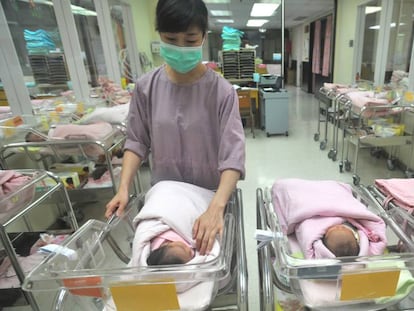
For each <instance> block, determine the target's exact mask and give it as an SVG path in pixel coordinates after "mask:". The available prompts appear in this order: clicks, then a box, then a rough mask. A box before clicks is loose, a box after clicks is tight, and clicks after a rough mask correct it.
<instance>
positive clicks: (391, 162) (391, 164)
mask: <svg viewBox="0 0 414 311" xmlns="http://www.w3.org/2000/svg"><path fill="white" fill-rule="evenodd" d="M387 168H388V169H389V170H390V171H393V170H395V160H394V159H388V160H387Z"/></svg>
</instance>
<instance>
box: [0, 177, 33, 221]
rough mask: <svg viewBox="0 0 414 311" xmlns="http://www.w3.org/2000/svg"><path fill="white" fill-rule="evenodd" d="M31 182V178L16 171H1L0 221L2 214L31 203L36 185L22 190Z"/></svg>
mask: <svg viewBox="0 0 414 311" xmlns="http://www.w3.org/2000/svg"><path fill="white" fill-rule="evenodd" d="M30 180H31V177H30V176H27V175H23V174H20V173H18V172H16V171H13V170H0V202H1V206H0V219H2V214H5V213H7V212H8V211H10V210H11V209H14V208H21V207H24V206H25V205H26V204H28V203H30V201H31V200H32V199H33V196H34V185H32V186H30V187H27V188H25V189H24V190H21V189H22V187H23V186H25V185H27V184H28V183H29V182H30ZM6 198H7V200H5V199H6ZM3 216H4V215H3Z"/></svg>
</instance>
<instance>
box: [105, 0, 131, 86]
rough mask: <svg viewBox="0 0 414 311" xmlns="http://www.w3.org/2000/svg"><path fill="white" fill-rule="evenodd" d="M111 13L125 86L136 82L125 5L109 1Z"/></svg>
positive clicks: (122, 80)
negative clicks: (132, 67)
mask: <svg viewBox="0 0 414 311" xmlns="http://www.w3.org/2000/svg"><path fill="white" fill-rule="evenodd" d="M109 9H110V13H111V24H112V30H113V34H114V39H115V46H116V51H117V53H118V64H119V68H120V71H121V83H122V86H123V87H124V88H125V86H126V85H127V84H128V83H133V82H134V77H133V75H132V73H131V66H130V62H129V56H128V49H127V41H126V40H125V31H126V30H125V24H124V16H123V5H122V4H121V3H120V2H119V1H116V0H110V1H109Z"/></svg>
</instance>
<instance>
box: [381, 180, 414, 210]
mask: <svg viewBox="0 0 414 311" xmlns="http://www.w3.org/2000/svg"><path fill="white" fill-rule="evenodd" d="M375 186H377V187H378V188H379V189H380V190H381V191H383V192H384V194H385V195H387V197H388V198H387V202H389V201H390V200H394V201H395V204H397V205H398V206H401V207H403V208H405V209H407V210H411V209H414V178H391V179H376V180H375Z"/></svg>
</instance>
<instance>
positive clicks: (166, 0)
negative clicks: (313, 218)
mask: <svg viewBox="0 0 414 311" xmlns="http://www.w3.org/2000/svg"><path fill="white" fill-rule="evenodd" d="M207 26H208V12H207V8H206V6H205V4H204V2H203V1H202V0H159V1H158V3H157V8H156V30H157V31H158V32H159V35H160V39H161V46H160V55H161V57H162V58H163V59H164V61H165V64H164V65H162V66H160V67H158V68H156V69H154V70H153V71H151V72H148V73H146V74H144V75H143V76H141V77H140V78H139V79H138V80H137V82H136V88H135V90H134V92H133V95H132V99H131V104H130V111H129V115H128V127H127V140H126V142H125V147H124V149H125V153H124V157H123V163H122V173H121V179H120V184H119V189H118V192H117V194H116V195H115V196H114V197H113V199H112V200H111V201H110V202H109V203H108V204H107V205H106V213H105V216H106V217H110V216H111V215H112V214H113V213H115V212H116V214H117V215H120V214H122V212H123V210H124V208H125V206H126V204H127V203H128V198H129V193H128V189H129V187H130V185H131V182H132V180H133V178H134V176H135V174H136V172H137V170H138V169H139V167H140V165H141V163H142V162H144V161H148V160H149V159H148V158H149V157H151V161H150V162H151V164H152V167H151V169H152V173H151V182H152V184H155V183H157V182H159V181H161V180H175V181H182V182H187V183H191V184H194V185H197V186H200V187H204V188H207V189H211V190H216V192H215V195H214V197H213V199H212V200H211V202H210V205H209V207H208V209H207V211H206V212H205V213H204V214H202V215H201V216H200V217H199V218H198V219H197V220H196V221H195V223H194V227H193V238H194V239H195V241H196V248H197V250H198V251H199V252H200V254H201V255H204V254H206V253H208V252H209V251H211V249H212V247H213V244H214V240H215V238H216V236H217V235H221V234H222V231H223V224H224V219H223V215H224V209H225V206H226V204H227V202H228V200H229V198H230V196H231V194H232V192H233V191H234V189H235V188H236V184H237V182H238V180H239V179H243V178H244V175H245V137H244V129H243V126H242V122H241V119H240V114H239V107H238V97H237V94H236V91H235V90H234V88H233V87H232V85H231V84H230V83H229V82H228V81H227V80H225V79H224V78H223V77H221V76H220V75H219V74H217V73H216V72H214V71H213V70H211V69H209V68H207V67H206V66H205V65H204V64H202V62H201V60H202V50H203V44H204V42H205V39H206V34H207Z"/></svg>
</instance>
